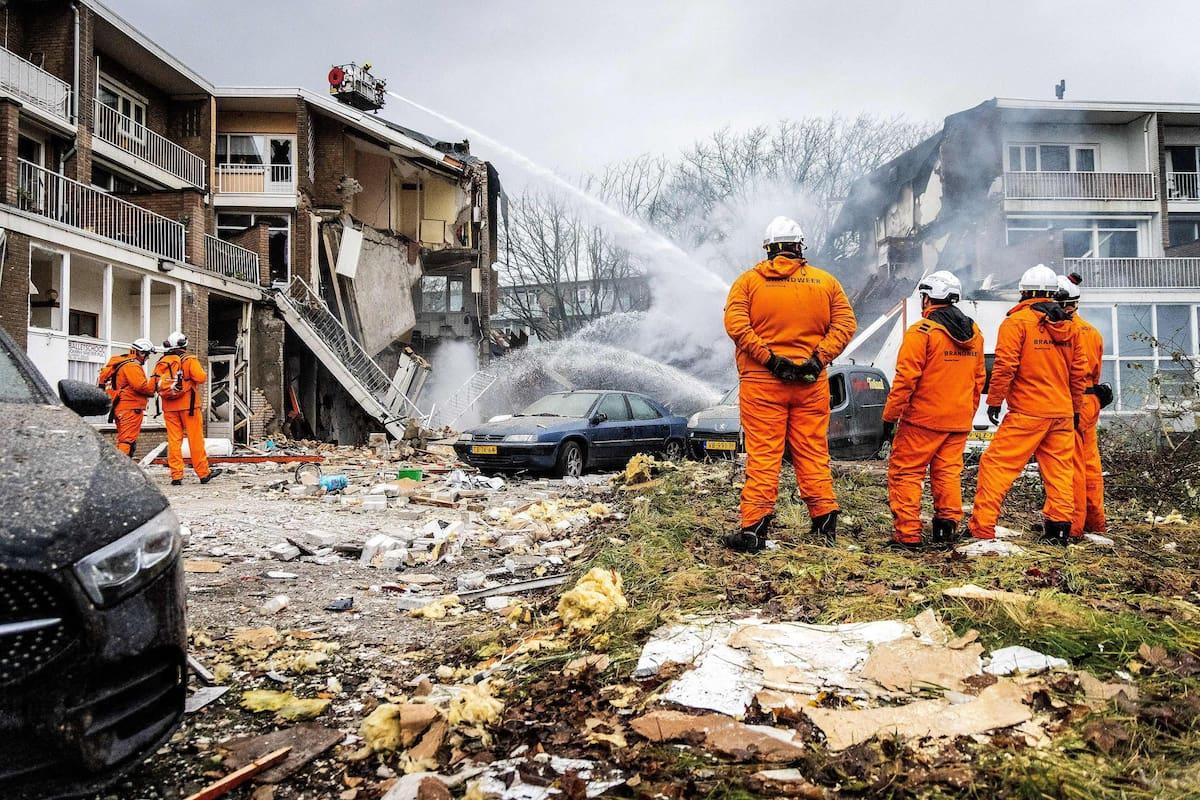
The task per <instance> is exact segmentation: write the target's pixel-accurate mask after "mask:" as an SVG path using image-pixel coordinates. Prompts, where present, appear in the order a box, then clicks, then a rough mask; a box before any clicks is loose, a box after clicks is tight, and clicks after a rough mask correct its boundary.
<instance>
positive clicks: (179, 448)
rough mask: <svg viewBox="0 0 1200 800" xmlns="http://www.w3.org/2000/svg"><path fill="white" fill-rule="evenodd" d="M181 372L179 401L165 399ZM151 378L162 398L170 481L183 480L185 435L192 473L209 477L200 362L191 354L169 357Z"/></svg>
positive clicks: (163, 358) (206, 376)
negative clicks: (205, 449)
mask: <svg viewBox="0 0 1200 800" xmlns="http://www.w3.org/2000/svg"><path fill="white" fill-rule="evenodd" d="M181 370H182V371H183V392H182V394H180V395H179V396H178V397H167V395H166V393H165V392H166V391H167V389H168V387H169V386H171V384H172V383H173V382H174V380H175V376H176V375H177V374H179V372H180V371H181ZM154 377H155V378H156V380H157V383H158V392H159V395H161V396H162V409H163V423H164V424H165V425H166V426H167V466H168V467H169V468H170V469H171V480H173V481H177V480H181V479H182V478H183V466H184V465H183V437H184V436H185V435H186V436H187V440H188V450H189V451H190V457H191V460H192V469H193V470H195V472H196V475H197V477H200V478H206V477H208V473H209V472H210V470H209V468H208V454H207V453H206V452H205V451H204V408H203V405H202V402H201V400H202V398H201V397H200V388H199V387H200V386H201V385H202V384H203V383H204V382H205V381H207V380H208V373H207V372H205V371H204V367H202V366H200V359H198V358H196V356H194V355H192V354H191V353H185V354H183V355H182V356H178V355H174V354H172V353H168V354H167V355H165V356H163V357H162V358H160V359H159V360H158V363H157V364H155V365H154Z"/></svg>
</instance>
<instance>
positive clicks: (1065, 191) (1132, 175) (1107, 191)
mask: <svg viewBox="0 0 1200 800" xmlns="http://www.w3.org/2000/svg"><path fill="white" fill-rule="evenodd" d="M1154 184H1155V180H1154V175H1153V173H1150V172H1006V173H1004V196H1005V197H1007V198H1008V199H1010V200H1153V199H1154V198H1155V197H1156V194H1155V191H1154V189H1155V187H1154Z"/></svg>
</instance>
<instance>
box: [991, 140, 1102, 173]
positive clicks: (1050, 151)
mask: <svg viewBox="0 0 1200 800" xmlns="http://www.w3.org/2000/svg"><path fill="white" fill-rule="evenodd" d="M1097 161H1099V154H1098V148H1097V147H1096V146H1095V145H1071V144H1011V145H1009V146H1008V171H1009V172H1095V171H1096V163H1097Z"/></svg>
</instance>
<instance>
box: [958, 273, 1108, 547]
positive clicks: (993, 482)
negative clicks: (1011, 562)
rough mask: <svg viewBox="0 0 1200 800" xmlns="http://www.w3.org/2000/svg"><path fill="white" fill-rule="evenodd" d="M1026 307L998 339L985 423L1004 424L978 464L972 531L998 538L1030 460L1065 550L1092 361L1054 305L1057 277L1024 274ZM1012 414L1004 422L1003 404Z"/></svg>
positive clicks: (1048, 527) (1052, 535) (1049, 525)
mask: <svg viewBox="0 0 1200 800" xmlns="http://www.w3.org/2000/svg"><path fill="white" fill-rule="evenodd" d="M1020 288H1021V302H1019V303H1018V304H1017V305H1016V306H1015V307H1014V308H1012V309H1011V310H1010V311H1009V312H1008V316H1007V317H1006V318H1005V320H1004V322H1002V323H1000V331H999V333H998V334H997V336H996V360H995V362H994V363H993V365H992V379H991V384H990V386H989V388H988V396H987V404H988V411H987V413H988V419H990V420H991V421H992V423H993V424H996V425H999V426H1000V427H999V430H997V431H996V437H995V438H994V439H993V440H992V442H991V444H989V445H988V448H987V450H986V451H985V452H984V454H983V458H982V459H981V460H980V462H979V481H978V487H977V489H976V492H975V508H974V510H973V511H972V513H971V521H970V523H969V527H970V530H971V535H972V536H974V537H975V538H977V539H993V538H995V536H996V521H997V520H998V519H999V517H1000V506H1001V504H1002V503H1003V502H1004V496H1005V495H1006V494H1008V490H1009V489H1010V488H1011V487H1012V483H1013V481H1014V480H1016V478H1017V476H1018V475H1020V474H1021V471H1022V470H1023V469H1025V465H1026V463H1028V461H1029V457H1030V456H1035V457H1036V458H1037V463H1038V467H1039V469H1040V470H1041V473H1042V484H1043V485H1044V486H1045V488H1046V505H1045V508H1044V517H1045V525H1044V531H1045V537H1046V538H1047V539H1048V540H1050V541H1052V542H1054V543H1057V544H1067V543H1068V542H1069V541H1070V535H1071V520H1072V519H1073V518H1074V516H1075V494H1074V485H1073V484H1074V476H1075V466H1074V461H1075V428H1076V427H1077V426H1078V425H1079V414H1080V409H1081V407H1082V405H1083V391H1084V388H1085V383H1086V381H1087V359H1086V358H1085V357H1084V353H1083V348H1082V347H1081V346H1080V343H1079V337H1078V336H1077V335H1076V327H1075V323H1074V322H1073V321H1072V320H1071V317H1070V316H1069V315H1068V314H1067V313H1066V312H1065V311H1064V310H1063V308H1062V306H1060V305H1059V304H1058V303H1057V302H1056V301H1055V299H1054V298H1055V295H1056V294H1057V293H1058V276H1057V275H1055V274H1054V271H1053V270H1051V269H1050V268H1049V267H1046V266H1043V265H1042V264H1038V265H1037V266H1036V267H1031V268H1030V269H1028V270H1026V271H1025V274H1024V275H1022V276H1021V283H1020ZM1005 402H1007V403H1008V413H1007V414H1006V415H1005V416H1004V421H1003V422H1000V406H1001V405H1002V404H1003V403H1005Z"/></svg>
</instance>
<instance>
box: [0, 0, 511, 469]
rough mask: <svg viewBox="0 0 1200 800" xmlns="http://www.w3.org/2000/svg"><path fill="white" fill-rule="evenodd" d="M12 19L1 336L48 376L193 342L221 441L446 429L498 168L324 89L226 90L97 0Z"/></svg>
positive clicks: (349, 437) (16, 8)
mask: <svg viewBox="0 0 1200 800" xmlns="http://www.w3.org/2000/svg"><path fill="white" fill-rule="evenodd" d="M0 12H2V13H3V15H4V31H5V40H4V42H3V48H2V49H0V230H2V232H3V233H2V234H0V235H2V237H3V238H2V244H0V247H2V256H3V257H2V266H3V269H2V271H0V326H2V327H3V328H4V329H5V331H6V332H7V333H8V334H9V335H10V336H11V337H12V338H13V340H14V341H15V342H16V343H17V344H18V346H20V347H22V348H23V349H25V350H26V351H27V352H28V354H29V356H30V357H31V359H32V360H33V362H34V363H35V364H36V365H37V367H38V368H39V370H41V372H42V373H43V375H44V376H45V377H46V378H47V380H48V381H49V382H50V383H51V384H52V385H53V384H55V383H56V382H57V381H58V380H60V379H62V378H73V379H78V380H84V381H95V379H96V376H97V374H98V372H99V370H100V367H101V366H102V365H103V364H104V362H105V361H107V359H108V358H109V356H110V355H113V354H116V353H123V352H125V351H126V350H127V349H128V346H129V343H130V342H132V341H133V340H134V339H136V338H139V337H141V336H146V337H149V338H150V339H151V340H153V341H155V342H161V341H162V340H163V339H164V338H165V337H166V335H167V334H168V333H169V332H170V331H172V330H174V329H180V330H182V331H183V332H184V333H185V334H187V336H188V337H189V339H190V340H191V350H193V351H194V352H196V353H197V354H198V355H199V356H201V358H202V359H204V360H205V362H206V363H207V365H208V368H209V369H208V372H209V385H208V386H207V387H206V390H205V392H204V393H203V402H202V405H203V409H204V413H205V416H206V429H207V434H208V435H209V436H210V437H224V438H230V439H234V440H235V441H242V442H248V441H250V440H251V439H257V438H261V437H262V436H264V435H268V434H271V433H273V432H276V431H284V432H286V433H288V434H290V435H292V436H313V437H316V438H320V439H324V440H331V441H341V442H354V441H361V440H363V439H365V436H366V433H367V432H369V431H376V430H386V431H387V432H389V433H391V434H393V435H395V436H400V435H402V434H403V432H404V430H405V424H406V420H408V419H412V418H417V419H419V421H420V422H422V423H424V424H433V423H436V422H437V421H438V419H437V413H436V409H433V408H431V407H429V406H428V405H427V404H425V403H424V402H422V399H421V387H422V384H423V383H424V381H425V378H426V377H427V375H428V373H429V371H430V369H431V366H430V365H431V364H432V365H433V368H436V363H437V350H438V346H439V344H441V343H443V342H446V341H449V340H458V341H463V340H465V341H471V342H475V343H477V344H479V348H478V350H477V352H479V353H480V355H481V357H483V356H486V354H487V352H488V348H487V347H486V346H485V344H486V342H487V340H488V334H489V332H490V320H491V316H492V313H493V312H494V310H495V308H496V303H497V295H496V292H497V287H496V277H495V272H494V271H493V269H492V266H491V265H492V261H493V259H494V253H495V242H496V231H495V226H494V224H493V220H494V219H495V218H496V207H497V202H498V197H499V194H500V185H499V179H498V176H497V174H496V172H495V170H494V169H493V168H492V167H491V165H490V164H488V163H486V162H484V161H481V160H480V159H478V158H475V157H474V156H472V155H471V154H470V152H469V149H468V146H467V144H466V143H465V142H462V143H446V142H439V141H436V140H433V139H431V138H429V137H427V136H424V135H422V134H420V133H418V132H416V131H412V130H409V129H406V128H403V127H401V126H399V125H396V124H395V123H392V122H390V121H388V120H385V119H383V118H382V117H380V116H378V115H376V114H372V113H366V112H365V111H364V110H361V109H360V108H355V107H353V106H351V105H349V104H346V103H343V102H339V98H338V96H337V95H338V92H336V91H335V90H333V89H331V93H330V94H322V93H317V92H312V91H309V90H306V89H296V88H254V89H243V88H220V87H215V86H213V85H211V84H210V83H209V82H207V81H206V80H205V79H204V78H202V77H201V76H199V75H198V74H196V73H195V72H194V71H192V70H190V69H189V68H188V67H186V66H185V65H183V64H181V63H180V62H179V61H177V60H176V59H174V58H173V57H171V56H170V55H169V54H168V53H166V52H165V51H164V50H163V49H162V48H161V47H159V46H158V45H157V44H155V43H154V42H152V41H150V40H149V39H147V38H146V37H145V36H144V35H143V34H141V33H140V32H139V31H137V30H136V29H135V28H134V27H132V26H131V25H130V24H129V23H128V22H126V21H125V20H124V19H122V18H121V17H119V16H118V15H116V14H115V13H113V12H112V11H111V10H109V9H107V8H106V7H105V6H103V5H102V4H100V3H99V2H94V0H76V2H70V1H69V0H12V1H11V2H8V3H7V4H5V5H4V6H3V9H2V10H0ZM347 68H348V69H353V70H355V75H356V77H357V78H358V79H360V80H371V79H370V76H369V73H366V72H364V71H362V70H360V69H359V68H357V67H354V66H353V65H347ZM331 75H332V73H331ZM331 95H332V96H331ZM153 409H154V405H153V403H152V404H151V410H150V412H149V413H148V414H147V419H146V425H145V426H144V428H143V431H144V432H143V448H144V447H145V445H146V443H154V442H155V441H158V440H161V439H162V437H163V429H162V426H161V424H160V422H159V420H158V419H157V418H155V416H154V414H153ZM94 422H95V423H96V424H97V425H99V426H101V427H102V428H108V426H107V425H106V423H105V421H104V420H103V419H96V420H94Z"/></svg>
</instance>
